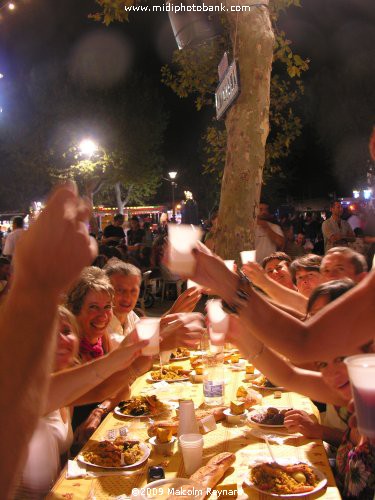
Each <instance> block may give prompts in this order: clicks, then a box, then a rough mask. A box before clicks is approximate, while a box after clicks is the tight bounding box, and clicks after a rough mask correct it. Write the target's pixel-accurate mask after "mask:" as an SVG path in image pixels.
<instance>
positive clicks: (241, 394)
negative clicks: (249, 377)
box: [236, 385, 247, 398]
mask: <svg viewBox="0 0 375 500" xmlns="http://www.w3.org/2000/svg"><path fill="white" fill-rule="evenodd" d="M236 396H237V398H246V396H247V389H246V387H244V386H243V385H240V386H239V388H238V389H237V392H236Z"/></svg>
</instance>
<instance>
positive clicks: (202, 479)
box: [190, 452, 236, 489]
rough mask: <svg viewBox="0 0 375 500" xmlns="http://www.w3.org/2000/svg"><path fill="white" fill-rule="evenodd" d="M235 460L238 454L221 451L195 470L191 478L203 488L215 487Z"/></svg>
mask: <svg viewBox="0 0 375 500" xmlns="http://www.w3.org/2000/svg"><path fill="white" fill-rule="evenodd" d="M235 460H236V456H235V454H234V453H229V452H224V453H219V454H218V455H215V456H214V457H212V458H211V460H209V461H208V463H207V465H204V466H203V467H201V468H200V469H198V470H197V471H196V472H194V474H193V475H192V476H190V479H192V480H193V481H196V482H197V483H198V484H199V485H201V486H202V488H203V489H206V488H213V487H214V486H215V485H216V484H217V483H218V482H219V481H220V480H221V479H222V477H223V476H224V474H225V473H226V471H227V470H228V469H229V467H231V465H232V464H233V463H234V462H235Z"/></svg>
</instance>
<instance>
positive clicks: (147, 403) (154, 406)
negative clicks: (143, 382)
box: [118, 396, 167, 417]
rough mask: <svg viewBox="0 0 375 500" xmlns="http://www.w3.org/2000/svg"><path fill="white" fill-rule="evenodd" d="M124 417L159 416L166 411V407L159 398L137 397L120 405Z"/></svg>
mask: <svg viewBox="0 0 375 500" xmlns="http://www.w3.org/2000/svg"><path fill="white" fill-rule="evenodd" d="M118 407H119V410H120V412H121V413H123V414H124V415H131V416H133V417H138V416H139V417H140V416H142V415H157V414H159V413H161V412H162V411H164V410H166V408H167V407H166V405H165V404H164V403H162V402H161V401H160V400H159V399H158V398H157V396H135V397H133V398H131V399H128V400H126V401H121V402H120V403H119V404H118Z"/></svg>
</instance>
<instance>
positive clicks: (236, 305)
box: [223, 270, 252, 314]
mask: <svg viewBox="0 0 375 500" xmlns="http://www.w3.org/2000/svg"><path fill="white" fill-rule="evenodd" d="M238 277H239V282H238V285H237V290H236V295H235V298H234V301H233V302H232V303H231V304H228V303H226V302H224V301H223V309H224V311H226V312H228V313H229V314H238V312H239V310H240V309H242V307H243V306H244V305H245V304H246V303H247V301H248V299H249V289H250V288H251V287H252V282H251V281H250V280H249V278H248V277H247V276H246V274H245V273H243V272H242V271H241V270H240V271H238Z"/></svg>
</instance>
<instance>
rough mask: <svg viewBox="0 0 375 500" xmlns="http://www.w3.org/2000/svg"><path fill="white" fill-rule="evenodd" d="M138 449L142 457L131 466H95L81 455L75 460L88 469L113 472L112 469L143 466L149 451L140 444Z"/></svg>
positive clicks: (143, 444) (144, 445)
mask: <svg viewBox="0 0 375 500" xmlns="http://www.w3.org/2000/svg"><path fill="white" fill-rule="evenodd" d="M139 447H140V448H141V450H142V452H143V455H142V456H141V458H140V459H139V460H138V461H137V462H135V463H134V464H131V465H122V466H120V467H108V466H105V465H96V464H92V463H91V462H88V461H87V460H86V459H85V457H84V456H83V455H82V454H81V453H80V454H79V455H78V457H77V459H78V460H79V461H80V462H82V463H83V464H86V465H89V466H90V467H97V468H99V469H111V470H113V469H115V470H123V469H131V468H132V467H137V466H138V465H141V464H143V462H145V461H146V460H147V459H148V457H149V456H150V453H151V450H150V448H149V447H148V446H147V445H146V444H145V443H140V445H139Z"/></svg>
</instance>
